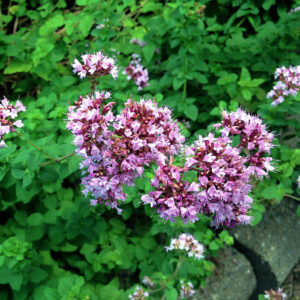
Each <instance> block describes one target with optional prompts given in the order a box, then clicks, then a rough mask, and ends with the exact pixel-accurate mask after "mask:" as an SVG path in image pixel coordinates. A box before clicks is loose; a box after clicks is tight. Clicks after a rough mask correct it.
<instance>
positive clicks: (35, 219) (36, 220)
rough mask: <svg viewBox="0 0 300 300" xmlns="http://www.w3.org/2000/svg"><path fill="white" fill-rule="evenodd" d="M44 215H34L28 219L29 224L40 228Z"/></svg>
mask: <svg viewBox="0 0 300 300" xmlns="http://www.w3.org/2000/svg"><path fill="white" fill-rule="evenodd" d="M43 219H44V218H43V215H42V214H40V213H33V214H32V215H30V216H29V217H28V219H27V223H28V224H29V225H30V226H40V225H41V224H43Z"/></svg>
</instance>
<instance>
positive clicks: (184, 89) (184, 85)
mask: <svg viewBox="0 0 300 300" xmlns="http://www.w3.org/2000/svg"><path fill="white" fill-rule="evenodd" d="M186 82H187V81H185V82H184V84H183V92H182V102H183V103H184V101H185V98H186Z"/></svg>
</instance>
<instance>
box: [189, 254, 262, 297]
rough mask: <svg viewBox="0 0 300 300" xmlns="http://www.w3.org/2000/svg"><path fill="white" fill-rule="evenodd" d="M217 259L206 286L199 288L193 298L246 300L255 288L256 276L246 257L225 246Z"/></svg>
mask: <svg viewBox="0 0 300 300" xmlns="http://www.w3.org/2000/svg"><path fill="white" fill-rule="evenodd" d="M217 261H218V265H217V266H216V268H215V271H214V273H213V275H212V276H211V277H209V278H207V280H206V281H207V286H205V287H202V288H201V289H199V290H198V291H197V293H196V294H195V297H194V299H195V300H196V299H198V300H203V299H206V300H235V299H236V300H248V299H249V297H250V296H251V295H252V293H253V291H254V290H255V288H256V278H255V275H254V272H253V270H252V267H251V264H250V263H249V261H248V260H247V259H246V257H245V256H244V255H243V254H241V253H240V252H238V251H237V250H236V249H234V248H226V249H224V250H222V252H221V253H220V255H219V256H218V257H217Z"/></svg>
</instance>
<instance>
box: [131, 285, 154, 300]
mask: <svg viewBox="0 0 300 300" xmlns="http://www.w3.org/2000/svg"><path fill="white" fill-rule="evenodd" d="M148 297H149V293H148V292H146V291H144V290H143V288H141V287H139V286H137V287H136V288H135V291H134V292H133V294H132V295H129V299H130V300H145V299H146V298H148Z"/></svg>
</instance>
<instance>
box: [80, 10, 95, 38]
mask: <svg viewBox="0 0 300 300" xmlns="http://www.w3.org/2000/svg"><path fill="white" fill-rule="evenodd" d="M93 23H94V20H93V17H92V16H90V15H86V16H84V17H82V18H80V22H79V25H78V28H79V30H80V31H81V32H82V33H83V36H87V35H88V34H89V32H90V30H91V28H92V26H93Z"/></svg>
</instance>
